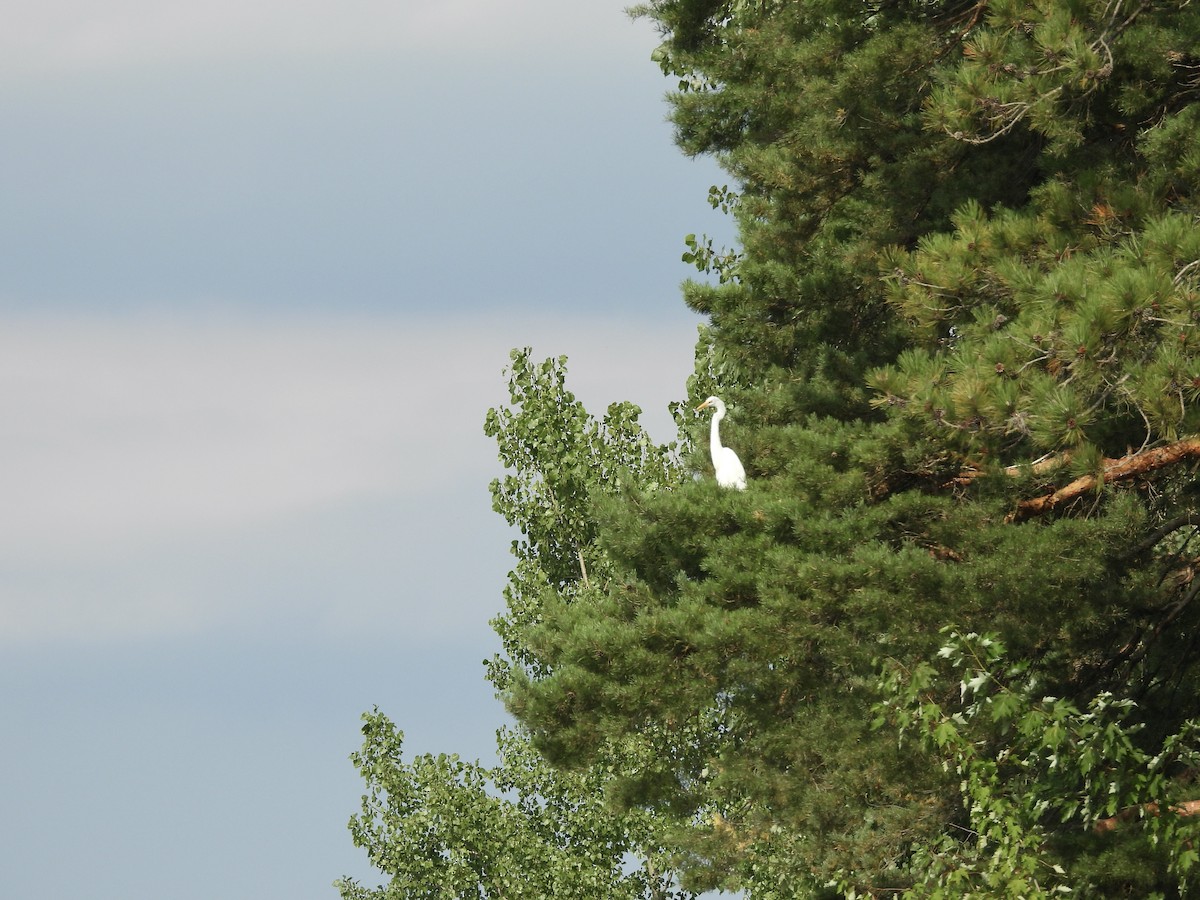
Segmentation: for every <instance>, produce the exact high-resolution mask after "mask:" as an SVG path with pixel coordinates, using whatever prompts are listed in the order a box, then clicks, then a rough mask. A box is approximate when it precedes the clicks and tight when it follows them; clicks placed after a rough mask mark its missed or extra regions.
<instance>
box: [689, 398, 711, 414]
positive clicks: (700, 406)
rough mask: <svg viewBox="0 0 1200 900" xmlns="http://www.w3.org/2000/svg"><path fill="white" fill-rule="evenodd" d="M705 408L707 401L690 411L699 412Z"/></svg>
mask: <svg viewBox="0 0 1200 900" xmlns="http://www.w3.org/2000/svg"><path fill="white" fill-rule="evenodd" d="M706 406H708V401H707V400H705V401H704V402H703V403H701V404H700V405H699V406H697V407H696V408H695V409H694V410H692V412H700V410H702V409H704V407H706Z"/></svg>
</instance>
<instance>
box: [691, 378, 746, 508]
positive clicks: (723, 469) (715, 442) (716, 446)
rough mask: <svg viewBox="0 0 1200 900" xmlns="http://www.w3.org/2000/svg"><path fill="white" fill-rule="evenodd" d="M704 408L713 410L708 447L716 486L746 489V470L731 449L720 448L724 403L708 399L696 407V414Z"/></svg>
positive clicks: (717, 399)
mask: <svg viewBox="0 0 1200 900" xmlns="http://www.w3.org/2000/svg"><path fill="white" fill-rule="evenodd" d="M706 406H711V407H712V408H713V409H714V410H715V412H714V413H713V417H712V437H711V439H710V440H709V445H710V447H711V449H712V461H713V468H714V469H716V470H717V484H719V485H720V486H721V487H727V488H737V489H738V490H739V491H743V490H745V489H746V470H745V469H743V468H742V461H741V460H740V459H738V455H737V454H736V453H734V452H733V450H732V449H731V448H729V447H723V446H721V420H722V419H723V418H725V401H723V400H721V399H720V398H719V397H709V398H708V399H707V400H705V401H704V402H703V403H701V404H700V405H699V406H697V407H696V412H700V410H702V409H704V408H705V407H706Z"/></svg>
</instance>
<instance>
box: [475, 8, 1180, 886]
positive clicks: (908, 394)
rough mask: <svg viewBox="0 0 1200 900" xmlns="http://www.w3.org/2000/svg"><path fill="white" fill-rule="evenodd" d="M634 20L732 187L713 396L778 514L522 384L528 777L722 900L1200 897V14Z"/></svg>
mask: <svg viewBox="0 0 1200 900" xmlns="http://www.w3.org/2000/svg"><path fill="white" fill-rule="evenodd" d="M636 12H637V14H639V15H642V16H644V17H647V18H649V19H651V20H652V21H654V22H655V23H656V24H657V25H658V27H659V28H660V30H661V32H662V37H663V42H662V45H661V46H660V47H659V49H658V50H657V51H656V53H655V60H656V61H657V62H658V64H659V66H660V67H661V68H662V70H663V71H664V73H666V74H667V75H668V76H670V77H671V78H672V79H674V83H675V85H676V87H677V92H676V93H675V95H674V96H673V97H672V101H671V102H672V105H673V120H674V123H675V126H676V133H677V138H678V141H679V144H680V146H681V147H682V149H683V150H684V151H685V152H687V153H691V154H701V153H705V154H712V155H714V156H716V158H717V159H718V160H719V161H720V162H721V164H722V165H723V166H724V167H725V169H726V170H727V171H728V173H729V175H730V178H731V181H732V183H731V185H727V186H721V187H718V186H714V188H713V189H712V191H711V192H710V202H711V203H712V204H713V205H714V207H718V208H721V209H723V210H725V211H726V212H728V214H730V215H731V216H733V217H734V219H735V221H736V222H737V225H738V230H739V239H740V246H739V247H738V248H736V249H734V250H725V249H718V248H715V247H713V245H712V243H711V241H710V240H709V239H708V238H706V237H703V236H701V237H696V236H695V235H689V236H688V239H687V240H686V241H685V244H686V251H685V253H684V259H685V261H687V262H690V263H692V264H693V265H695V266H696V267H697V268H698V269H699V270H700V271H701V272H703V273H706V274H707V275H708V276H710V277H709V278H708V279H707V280H705V281H703V282H689V283H688V284H686V285H685V287H684V299H685V301H686V302H687V303H688V304H689V305H690V306H691V307H692V308H693V309H694V310H696V311H697V312H700V313H702V314H704V315H705V316H706V317H707V318H708V322H707V324H706V325H705V327H703V328H702V329H701V336H700V341H699V344H698V346H697V353H696V366H695V370H694V372H693V373H692V376H691V378H690V379H689V380H688V383H687V392H688V395H689V399H690V401H691V403H693V404H694V403H695V402H698V401H699V400H700V399H702V398H704V397H706V396H708V395H710V394H716V395H719V396H721V397H722V398H723V399H724V400H725V401H726V402H727V403H728V404H729V407H730V415H729V418H728V419H727V420H726V422H725V424H724V429H723V432H722V435H723V437H724V439H725V441H726V443H728V444H729V445H730V446H732V447H734V448H735V449H736V450H737V452H738V453H739V455H740V457H741V459H742V460H743V462H744V463H745V465H746V469H747V473H748V476H749V485H748V488H747V490H745V491H744V492H739V491H723V490H721V489H720V488H718V487H717V486H716V485H715V484H713V482H712V479H711V474H710V473H711V469H710V468H709V464H708V461H707V459H706V457H705V455H704V441H703V440H702V439H701V438H702V435H703V429H704V427H705V425H706V423H705V422H704V421H703V420H700V419H699V418H697V417H694V416H690V415H688V413H687V412H686V407H684V406H682V405H679V406H677V407H676V408H675V414H676V420H677V423H678V424H679V426H680V431H681V435H682V441H681V444H680V445H679V446H678V447H675V446H670V447H656V446H655V445H654V444H652V443H651V442H650V441H649V440H648V439H647V438H646V436H645V435H644V433H642V432H641V430H640V429H639V428H637V426H636V411H635V410H634V409H633V408H630V407H627V406H621V405H617V406H615V407H611V408H610V409H609V411H608V414H607V416H605V418H604V419H602V420H600V421H596V420H593V419H592V418H590V417H589V416H588V414H587V413H586V411H585V410H584V409H583V408H582V406H580V405H579V404H578V403H577V402H576V401H575V398H574V397H573V396H571V395H570V393H569V392H568V391H566V388H565V363H564V362H563V361H562V360H550V361H547V362H545V363H543V364H540V365H538V364H534V363H533V362H532V360H531V359H530V356H529V353H528V352H527V351H524V352H518V353H517V354H515V355H514V357H513V368H512V370H511V371H512V380H511V381H510V392H511V397H512V405H511V407H510V408H507V409H500V410H495V411H493V412H491V413H490V414H489V418H488V423H487V430H488V433H489V434H491V435H492V436H494V437H496V438H497V441H498V443H499V446H500V450H501V461H502V462H503V464H504V465H505V466H506V468H507V469H508V470H509V474H508V475H507V476H505V477H504V478H503V479H501V480H499V481H498V482H497V483H496V484H495V485H494V487H493V497H494V500H495V505H496V508H497V510H498V511H500V512H501V513H502V514H503V515H505V516H506V518H507V520H508V521H509V522H510V523H512V524H513V525H515V526H517V527H518V528H519V529H520V531H521V534H522V537H521V538H520V539H519V540H517V541H516V542H514V546H513V550H514V554H515V556H516V566H515V568H514V571H513V573H512V576H511V578H510V582H509V587H508V590H507V591H506V601H507V611H506V612H505V614H504V615H503V616H501V617H500V618H499V619H497V621H496V627H497V630H498V631H499V633H500V635H501V637H502V639H503V642H504V653H503V655H502V656H500V657H498V658H497V659H496V660H494V661H493V662H492V663H491V668H490V676H491V678H492V679H493V682H494V684H495V685H496V686H497V688H498V689H499V690H500V692H501V693H502V695H503V697H504V699H505V701H506V703H507V704H508V707H509V709H510V710H511V711H512V712H513V714H514V715H515V716H516V718H517V720H518V722H519V723H520V727H521V732H520V734H521V735H522V739H523V740H527V741H528V742H529V745H530V747H532V748H533V749H534V750H536V751H537V755H535V756H523V757H521V759H522V760H524V762H522V765H524V766H527V767H529V768H530V770H531V771H532V770H534V769H536V768H538V767H542V766H550V767H551V768H552V770H553V772H554V773H556V775H557V776H559V777H563V778H584V779H595V780H593V781H589V782H587V783H589V784H593V785H596V786H597V787H596V789H597V791H599V792H601V793H602V794H603V796H604V798H605V803H606V804H607V805H606V806H605V809H606V810H608V811H609V814H611V815H613V816H617V817H629V818H628V822H629V823H630V824H629V826H628V827H629V828H630V829H633V830H632V831H631V832H630V833H631V834H634V835H637V837H636V839H634V840H633V841H632V842H631V844H630V845H629V846H631V847H632V846H635V845H636V846H637V847H639V848H641V849H637V850H635V851H634V852H635V853H637V854H638V855H639V856H640V858H642V859H655V860H665V859H666V858H667V857H669V859H670V863H669V866H668V867H669V868H671V869H672V871H673V872H678V875H679V878H680V880H681V883H682V884H683V885H684V886H685V887H687V888H688V889H693V890H701V889H708V888H714V887H720V888H729V889H740V890H743V891H744V892H745V893H746V894H747V895H748V896H749V897H752V898H755V900H766V898H771V900H781V898H792V897H834V896H847V897H862V896H896V895H898V894H904V893H906V892H907V893H908V895H909V896H913V897H925V896H946V897H950V896H954V897H957V896H1013V897H1017V896H1021V897H1025V896H1038V895H1049V894H1052V893H1064V892H1066V891H1068V890H1069V891H1071V892H1073V893H1074V894H1075V895H1078V896H1096V897H1121V896H1127V897H1151V896H1162V897H1168V896H1178V895H1181V894H1183V893H1185V892H1187V891H1189V890H1194V889H1195V887H1196V885H1197V882H1200V869H1198V867H1197V866H1196V865H1195V862H1196V856H1195V850H1194V848H1193V846H1192V842H1193V840H1194V838H1195V835H1194V831H1195V830H1196V826H1195V824H1194V821H1195V817H1194V816H1193V813H1194V812H1200V789H1198V788H1197V787H1196V786H1195V785H1194V772H1195V759H1194V755H1195V737H1196V726H1195V724H1194V723H1195V722H1196V721H1197V720H1198V719H1200V665H1198V663H1200V658H1198V656H1197V646H1196V639H1195V635H1197V634H1200V604H1197V603H1196V602H1195V600H1196V598H1197V596H1198V595H1200V579H1198V578H1197V577H1196V575H1197V572H1200V553H1198V552H1197V546H1196V545H1197V542H1196V539H1197V536H1198V535H1200V512H1198V511H1197V509H1196V504H1197V499H1196V495H1197V489H1196V482H1195V478H1194V467H1195V460H1196V458H1197V456H1198V455H1200V441H1198V440H1197V437H1198V434H1197V432H1200V418H1198V416H1200V413H1198V404H1197V401H1198V399H1200V358H1198V356H1197V354H1200V338H1197V336H1196V332H1197V327H1198V325H1200V237H1198V235H1200V227H1197V226H1198V224H1200V223H1198V218H1200V140H1198V138H1200V105H1198V104H1197V100H1198V99H1200V54H1198V53H1197V50H1196V48H1197V47H1200V6H1197V5H1195V4H1192V3H1188V2H1140V3H1135V2H1133V0H1103V2H1101V0H1068V2H1058V0H898V2H890V0H889V2H866V3H863V2H858V0H805V2H786V0H652V2H649V3H647V4H645V5H643V6H642V7H640V8H639V9H638V10H637V11H636ZM950 623H957V624H958V626H959V628H958V630H957V631H956V632H954V633H953V634H952V635H951V637H950V638H949V639H947V638H946V637H944V635H943V629H944V628H945V626H947V625H948V624H950ZM980 634H986V635H988V637H986V638H980V637H978V636H977V635H980ZM881 659H884V660H888V661H889V662H888V663H887V664H886V667H885V671H884V673H883V674H882V675H881V673H880V665H879V660H881ZM897 732H899V736H900V737H901V738H902V740H899V741H898V740H897V737H898V734H897ZM464 777H465V776H464ZM634 823H639V824H636V825H635V824H634ZM638 828H642V829H644V830H642V831H637V830H636V829H638ZM663 865H664V863H661V862H660V863H655V866H656V868H655V871H663V868H662V866H663Z"/></svg>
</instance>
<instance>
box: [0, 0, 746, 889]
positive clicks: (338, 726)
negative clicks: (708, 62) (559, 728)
mask: <svg viewBox="0 0 1200 900" xmlns="http://www.w3.org/2000/svg"><path fill="white" fill-rule="evenodd" d="M3 8H4V12H5V15H4V19H5V27H4V29H2V30H0V121H3V122H4V123H5V139H4V141H2V142H0V246H3V248H4V250H3V254H2V258H0V461H2V463H3V464H2V465H0V504H2V508H3V510H4V515H2V516H0V684H2V685H3V690H2V691H0V723H2V724H0V727H2V728H3V739H2V740H0V797H3V802H4V807H5V814H4V815H3V816H2V817H0V870H2V871H4V872H5V889H6V892H8V893H10V894H11V895H12V896H38V897H72V896H83V897H88V898H90V900H108V898H113V900H117V898H120V900H142V898H146V900H149V898H154V900H161V898H163V897H168V898H172V900H191V898H197V900H199V898H204V900H211V898H213V897H220V898H223V900H240V898H247V900H249V898H254V900H272V898H279V900H284V898H287V900H310V898H311V900H317V898H334V897H336V891H335V890H334V888H333V887H332V882H333V881H334V880H335V879H337V878H339V877H340V876H343V875H350V876H353V877H356V878H359V879H360V880H362V881H364V882H365V883H370V884H375V883H378V881H379V880H380V879H379V876H378V875H377V874H376V873H374V872H373V870H371V868H370V867H369V865H368V864H367V862H366V859H365V856H364V854H363V853H362V851H360V850H358V849H357V848H355V847H353V845H352V843H351V841H350V837H349V833H348V832H347V830H346V823H347V821H348V819H349V817H350V816H351V814H353V813H354V812H355V811H356V809H357V807H358V802H359V797H360V795H361V793H362V783H361V781H359V779H358V777H357V773H355V772H354V770H353V767H352V766H351V764H350V762H349V755H350V753H351V752H352V751H354V750H355V749H357V748H358V746H359V742H360V737H361V735H360V732H359V724H360V723H359V717H360V715H361V714H362V712H364V711H366V710H369V709H371V708H372V707H375V706H378V707H379V708H380V709H381V710H383V711H384V712H386V713H387V714H388V715H389V717H391V718H392V719H393V720H394V721H395V722H396V723H397V724H398V725H399V726H400V727H401V728H402V729H403V730H404V731H405V734H406V747H407V749H408V751H409V752H410V753H421V752H442V751H446V752H457V753H460V754H461V755H463V756H464V757H467V758H482V759H484V760H488V759H490V758H491V754H492V751H493V746H494V743H493V733H494V731H495V729H496V728H497V727H498V726H499V725H500V724H502V723H503V722H504V721H505V715H504V712H503V709H502V708H501V707H500V705H499V704H498V703H497V702H496V700H495V699H494V698H493V696H492V691H491V689H490V687H489V685H488V684H487V683H486V682H485V681H484V679H483V667H482V665H481V662H482V660H483V659H484V658H486V657H489V656H490V655H491V654H492V653H494V652H495V651H496V650H497V649H498V642H497V640H496V638H495V637H494V635H493V634H492V633H491V631H490V628H489V626H488V624H487V623H488V620H489V619H490V618H491V617H492V616H493V615H495V614H496V613H497V612H499V611H500V609H501V606H502V597H501V591H502V589H503V586H504V581H505V574H506V572H507V571H508V568H509V557H508V545H509V541H510V539H511V537H512V536H511V535H510V534H509V533H508V531H507V530H506V528H505V526H504V523H503V522H502V521H501V520H500V519H499V518H498V517H497V516H496V515H495V514H494V513H493V512H492V511H491V508H490V497H489V495H488V491H487V485H488V482H489V480H490V479H491V478H493V477H495V476H497V475H498V474H500V471H499V464H498V462H497V461H496V454H495V450H494V448H493V447H492V445H491V444H490V442H489V440H488V439H487V438H486V437H484V435H483V433H482V424H483V417H484V413H485V411H486V410H487V409H488V408H489V407H490V406H495V405H497V404H499V403H502V402H504V400H505V399H506V394H505V380H504V377H503V375H502V370H503V368H504V366H505V363H506V361H507V359H508V351H509V349H510V348H512V347H516V346H525V345H530V346H532V347H533V348H534V350H535V352H536V353H537V354H539V355H540V356H550V355H558V354H560V353H565V354H567V355H568V356H569V357H570V359H571V363H570V376H569V377H570V381H569V386H570V387H572V388H573V389H574V390H575V391H576V393H577V394H578V395H579V396H580V398H581V399H582V400H583V401H584V402H585V403H586V404H587V405H588V407H589V409H592V410H593V411H596V412H599V411H601V410H602V409H603V407H604V406H605V405H606V404H607V403H609V402H612V401H614V400H626V399H628V400H633V401H635V402H637V403H639V404H640V405H641V406H642V407H643V408H644V409H645V410H646V417H645V421H646V423H647V424H648V426H649V427H650V429H651V431H652V433H653V434H654V435H655V436H656V437H659V438H660V439H663V440H666V439H670V438H671V437H673V435H672V434H671V431H670V425H669V422H670V419H669V416H668V414H667V412H666V406H667V403H668V402H670V401H672V400H679V399H684V390H685V388H684V384H685V380H686V378H687V376H688V374H689V373H690V371H691V353H692V347H693V344H694V342H695V337H696V327H697V324H698V323H699V319H698V318H697V317H696V316H694V315H692V314H691V313H689V312H688V311H687V310H686V308H685V307H684V306H683V304H682V302H681V300H680V299H679V290H678V285H679V283H680V282H681V281H682V280H683V279H684V278H686V277H688V275H689V274H690V272H689V269H688V267H686V266H685V265H684V264H683V263H681V262H680V259H679V256H680V253H681V252H682V250H683V249H684V248H683V242H682V239H683V236H684V235H685V234H687V233H689V232H707V233H709V234H711V235H714V236H717V237H718V238H720V237H722V236H725V235H728V234H729V226H728V223H726V222H725V221H723V220H722V218H721V217H720V215H719V214H717V213H715V212H713V211H712V210H711V209H710V207H709V205H708V203H707V200H706V197H707V190H708V186H709V185H710V184H713V183H717V184H720V183H723V181H722V176H721V174H720V173H719V171H718V169H717V168H716V166H715V165H714V164H713V163H712V162H711V161H708V160H689V159H687V158H685V157H684V156H682V155H681V154H680V153H679V152H678V151H677V149H676V148H675V147H674V146H673V144H672V139H671V128H670V126H669V124H668V123H667V122H666V121H665V117H666V115H667V113H668V109H667V106H666V104H665V102H664V100H663V95H664V93H665V92H666V91H667V90H669V89H670V87H671V84H670V83H669V82H668V81H667V80H666V79H664V78H663V76H662V74H661V72H659V70H658V69H657V67H656V66H655V65H654V64H653V63H652V62H651V61H650V53H651V51H652V50H653V48H654V47H655V45H656V44H657V42H658V39H657V36H656V34H655V33H654V30H653V28H652V27H651V26H650V25H649V24H648V23H646V22H631V21H630V20H629V19H628V17H627V16H626V15H625V13H624V11H623V8H622V4H621V2H620V0H617V2H610V0H579V2H575V3H571V4H563V3H561V2H555V0H388V2H383V0H337V2H334V0H289V2H283V0H258V2H256V3H254V4H247V3H245V2H243V0H207V2H205V3H203V4H200V3H196V2H194V0H187V2H181V0H153V2H151V0H106V2H105V3H103V4H95V3H89V2H82V0H36V2H34V0H3Z"/></svg>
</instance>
